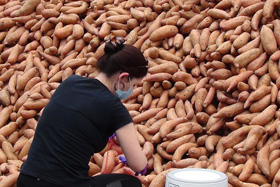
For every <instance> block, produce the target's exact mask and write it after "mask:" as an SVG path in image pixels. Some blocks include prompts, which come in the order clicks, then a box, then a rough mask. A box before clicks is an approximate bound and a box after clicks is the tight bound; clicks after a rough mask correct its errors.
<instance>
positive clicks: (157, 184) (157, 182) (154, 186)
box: [149, 168, 175, 187]
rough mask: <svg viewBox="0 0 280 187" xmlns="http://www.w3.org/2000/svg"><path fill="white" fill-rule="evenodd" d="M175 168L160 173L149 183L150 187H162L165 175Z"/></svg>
mask: <svg viewBox="0 0 280 187" xmlns="http://www.w3.org/2000/svg"><path fill="white" fill-rule="evenodd" d="M174 169H175V168H170V169H167V170H165V171H162V172H161V173H159V174H158V175H157V176H156V177H155V178H154V179H153V180H152V182H151V183H150V185H149V186H150V187H164V185H165V178H166V175H167V174H168V173H169V172H170V171H172V170H174Z"/></svg>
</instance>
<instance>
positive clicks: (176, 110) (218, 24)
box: [0, 0, 280, 187]
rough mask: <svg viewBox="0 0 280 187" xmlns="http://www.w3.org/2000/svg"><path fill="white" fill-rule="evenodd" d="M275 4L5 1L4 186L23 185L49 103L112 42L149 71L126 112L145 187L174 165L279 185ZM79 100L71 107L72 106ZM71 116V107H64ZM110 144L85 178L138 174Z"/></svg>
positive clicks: (0, 100) (234, 0)
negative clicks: (128, 47) (122, 44)
mask: <svg viewBox="0 0 280 187" xmlns="http://www.w3.org/2000/svg"><path fill="white" fill-rule="evenodd" d="M279 5H280V1H279V0H267V1H261V0H221V1H219V0H216V1H215V0H188V1H184V0H155V1H153V0H138V1H137V0H127V1H124V0H93V1H89V0H85V1H66V0H50V1H44V0H24V1H18V0H13V1H7V0H0V41H1V43H0V51H1V55H0V57H1V58H0V104H1V105H0V143H1V144H0V146H1V149H0V164H1V165H0V172H1V174H2V176H1V177H0V186H5V187H7V186H16V185H15V183H16V180H17V177H18V174H19V168H20V165H21V164H22V163H23V162H24V160H25V159H26V157H27V155H28V150H29V148H30V145H31V143H32V140H33V136H34V132H35V129H36V125H37V122H38V119H39V117H40V115H41V114H42V112H43V109H44V107H45V106H46V104H47V103H48V102H49V100H50V98H51V96H52V94H53V93H54V92H55V89H56V88H57V87H58V86H59V84H60V83H61V82H62V81H64V80H65V79H66V78H67V77H68V76H70V75H71V74H77V75H80V76H85V77H91V78H94V77H95V76H96V75H97V74H98V70H97V69H96V61H97V59H98V57H99V56H101V55H102V54H103V48H104V42H105V41H106V40H108V38H109V37H111V38H114V37H115V36H120V37H124V38H125V39H126V43H127V44H132V45H134V46H136V47H137V48H139V49H140V50H141V51H142V52H143V53H144V55H145V57H146V58H147V59H148V60H149V70H148V71H149V73H148V75H147V76H146V77H145V79H144V80H143V82H142V83H141V84H140V85H139V86H138V87H135V89H134V92H133V95H132V96H131V97H130V98H129V99H128V100H126V101H124V102H123V103H124V105H125V106H126V107H127V109H128V110H129V112H130V114H131V116H132V117H133V121H134V123H135V129H136V131H137V135H138V137H139V142H140V144H141V146H142V147H143V151H144V152H145V154H146V156H147V158H148V161H149V166H148V172H147V174H146V176H138V178H139V179H140V180H141V181H142V184H143V186H151V187H155V186H156V187H160V186H164V183H165V176H166V174H167V173H168V172H169V171H171V170H173V169H175V168H186V167H192V168H209V169H215V170H218V171H221V172H224V173H226V175H227V176H228V179H229V186H235V187H239V186H240V187H243V186H244V187H245V186H246V187H247V186H250V187H251V186H262V187H269V186H273V187H276V186H279V184H280V169H279V168H280V149H279V147H280V140H279V136H280V122H279V116H280V111H279V104H280V92H279V88H280V78H279V75H280V73H279V72H280V64H279V62H278V60H279V58H280V50H279V46H280V20H279V15H280V14H279V13H280V10H279ZM69 104H71V103H69ZM61 112H63V111H61ZM121 154H122V151H121V149H120V147H119V145H118V141H117V140H116V139H113V140H111V141H109V142H108V144H107V147H106V148H105V149H104V150H103V151H101V152H100V153H97V154H95V155H93V157H92V159H91V161H90V162H89V166H90V169H89V175H90V176H92V175H98V174H100V173H127V174H131V175H134V172H133V171H132V170H131V169H130V168H129V167H127V166H124V164H123V163H121V162H120V161H119V159H118V157H119V155H121Z"/></svg>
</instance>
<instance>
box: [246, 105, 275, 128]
mask: <svg viewBox="0 0 280 187" xmlns="http://www.w3.org/2000/svg"><path fill="white" fill-rule="evenodd" d="M276 108H277V106H276V105H270V106H268V107H267V108H266V109H265V110H264V111H262V112H261V113H260V114H258V115H257V116H256V117H254V118H253V119H252V120H251V121H250V123H249V125H261V126H263V125H265V124H266V123H268V122H269V121H270V120H271V119H272V118H273V116H274V114H275V111H276Z"/></svg>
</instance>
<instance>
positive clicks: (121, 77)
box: [119, 72, 129, 81]
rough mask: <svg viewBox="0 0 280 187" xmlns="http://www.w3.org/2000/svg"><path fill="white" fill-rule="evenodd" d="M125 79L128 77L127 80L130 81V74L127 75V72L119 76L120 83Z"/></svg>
mask: <svg viewBox="0 0 280 187" xmlns="http://www.w3.org/2000/svg"><path fill="white" fill-rule="evenodd" d="M125 77H127V80H128V77H129V73H127V72H122V73H121V74H120V75H119V79H120V81H121V80H122V79H123V78H125Z"/></svg>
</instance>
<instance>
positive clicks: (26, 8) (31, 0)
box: [10, 0, 40, 17]
mask: <svg viewBox="0 0 280 187" xmlns="http://www.w3.org/2000/svg"><path fill="white" fill-rule="evenodd" d="M39 3H40V1H39V0H28V1H25V2H24V4H23V5H22V6H21V8H20V9H19V10H16V11H14V12H12V13H11V15H10V16H11V17H19V16H25V15H28V14H31V13H32V12H33V11H34V10H35V9H36V7H37V5H38V4H39Z"/></svg>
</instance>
